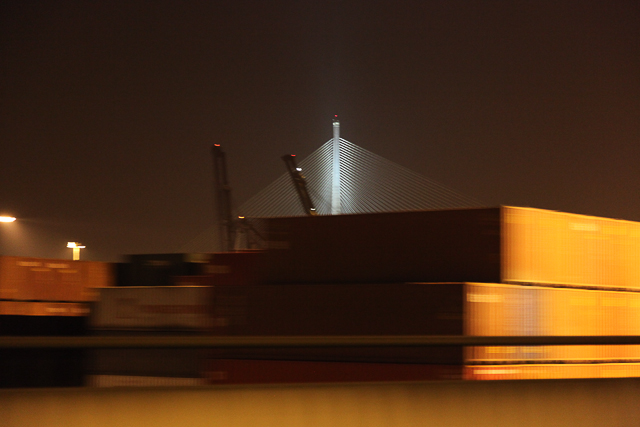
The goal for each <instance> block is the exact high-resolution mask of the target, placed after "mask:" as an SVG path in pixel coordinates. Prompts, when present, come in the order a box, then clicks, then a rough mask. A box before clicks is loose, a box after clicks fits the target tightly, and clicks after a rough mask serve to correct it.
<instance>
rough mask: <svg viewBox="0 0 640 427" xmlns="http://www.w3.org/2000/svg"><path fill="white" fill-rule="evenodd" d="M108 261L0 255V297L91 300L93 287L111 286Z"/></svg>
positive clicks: (11, 298) (41, 299) (10, 298)
mask: <svg viewBox="0 0 640 427" xmlns="http://www.w3.org/2000/svg"><path fill="white" fill-rule="evenodd" d="M112 284H113V276H112V272H111V268H109V264H107V263H103V262H94V261H67V260H57V259H46V258H30V257H15V256H2V257H0V299H4V300H13V301H68V302H75V301H91V300H94V299H95V296H96V293H95V291H93V290H91V288H93V287H104V286H111V285H112Z"/></svg>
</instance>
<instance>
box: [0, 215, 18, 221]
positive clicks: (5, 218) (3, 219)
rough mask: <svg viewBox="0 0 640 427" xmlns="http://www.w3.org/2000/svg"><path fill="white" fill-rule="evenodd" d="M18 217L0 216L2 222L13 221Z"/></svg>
mask: <svg viewBox="0 0 640 427" xmlns="http://www.w3.org/2000/svg"><path fill="white" fill-rule="evenodd" d="M15 220H16V218H15V217H13V216H0V222H13V221H15Z"/></svg>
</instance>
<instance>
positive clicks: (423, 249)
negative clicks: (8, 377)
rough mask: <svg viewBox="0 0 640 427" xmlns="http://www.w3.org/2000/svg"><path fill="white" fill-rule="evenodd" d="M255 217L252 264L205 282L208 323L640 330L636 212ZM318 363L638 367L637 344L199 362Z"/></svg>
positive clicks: (514, 369) (276, 330)
mask: <svg viewBox="0 0 640 427" xmlns="http://www.w3.org/2000/svg"><path fill="white" fill-rule="evenodd" d="M266 223H267V227H266V230H267V234H266V238H267V241H268V249H267V250H266V251H265V252H264V253H262V254H261V255H256V256H254V258H253V259H252V261H251V262H252V263H253V264H254V265H255V264H256V263H258V264H259V265H260V268H258V269H257V270H256V269H255V268H254V271H259V272H260V274H261V277H260V278H259V279H255V277H254V278H253V279H252V280H253V281H254V283H253V284H247V283H227V284H219V285H217V286H216V287H215V299H214V304H213V308H214V311H213V314H212V315H213V317H214V318H215V319H216V322H215V325H217V326H216V327H214V330H215V333H217V334H221V335H394V334H395V335H453V334H461V335H468V336H545V335H550V336H588V335H640V223H635V222H630V221H622V220H614V219H607V218H597V217H590V216H584V215H576V214H569V213H562V212H554V211H547V210H541V209H532V208H518V207H506V206H505V207H499V208H488V209H466V210H451V211H416V212H396V213H384V214H366V215H338V216H318V217H296V218H274V219H268V220H266ZM230 256H231V255H230ZM256 260H258V261H256ZM223 267H224V266H222V267H221V266H220V265H218V266H217V267H216V268H217V269H218V271H224V268H223ZM252 268H253V267H252ZM240 270H241V269H240ZM253 276H255V275H253ZM214 283H215V282H214ZM218 283H221V282H218ZM283 363H285V364H284V365H283ZM327 363H340V364H348V366H350V367H351V368H352V369H351V372H354V375H356V374H355V373H356V372H367V374H366V375H365V376H367V377H368V378H369V379H372V380H376V379H383V378H386V377H388V376H389V375H390V374H389V372H391V371H392V370H394V369H399V370H400V371H401V370H402V369H413V372H414V373H415V375H414V378H415V379H431V378H466V379H474V380H482V379H524V378H577V377H614V376H640V346H529V347H473V348H435V349H418V348H391V349H390V348H367V349H358V348H347V349H299V350H295V351H294V350H286V351H285V350H277V349H271V350H269V349H264V350H251V351H249V350H245V351H243V352H239V351H224V352H219V353H218V354H216V355H214V359H213V360H212V362H211V368H210V370H211V372H212V374H211V378H213V379H214V380H216V379H217V380H216V381H218V382H220V381H222V382H225V381H226V382H234V381H238V382H243V381H244V379H243V378H245V376H243V374H242V373H241V371H242V370H244V371H246V370H252V368H251V366H254V367H255V366H258V365H260V364H262V365H260V366H271V368H269V369H267V370H266V371H262V370H260V369H257V368H256V369H253V370H258V371H260V372H263V376H262V378H263V379H264V381H272V380H273V381H282V380H283V379H284V380H286V377H287V372H289V371H290V372H300V371H304V369H305V368H304V366H307V367H308V368H309V370H310V371H313V370H314V369H315V371H314V372H321V371H322V370H323V369H324V366H325V364H327ZM314 364H315V365H314ZM399 365H401V366H399ZM240 366H242V368H239V367H240ZM334 366H337V365H334ZM340 366H343V367H345V366H347V365H340ZM234 367H235V368H234ZM345 371H347V372H348V371H349V369H345ZM400 371H398V372H400ZM402 372H404V371H402ZM399 375H400V374H399ZM234 378H236V379H235V380H234ZM355 379H357V378H355Z"/></svg>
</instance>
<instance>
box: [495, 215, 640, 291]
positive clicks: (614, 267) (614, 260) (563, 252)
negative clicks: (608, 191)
mask: <svg viewBox="0 0 640 427" xmlns="http://www.w3.org/2000/svg"><path fill="white" fill-rule="evenodd" d="M501 232H502V281H503V282H516V283H540V284H554V285H557V284H565V285H574V286H600V287H611V288H630V289H640V223H638V222H632V221H623V220H616V219H609V218H599V217H593V216H586V215H577V214H570V213H564V212H554V211H548V210H542V209H533V208H519V207H503V208H502V230H501Z"/></svg>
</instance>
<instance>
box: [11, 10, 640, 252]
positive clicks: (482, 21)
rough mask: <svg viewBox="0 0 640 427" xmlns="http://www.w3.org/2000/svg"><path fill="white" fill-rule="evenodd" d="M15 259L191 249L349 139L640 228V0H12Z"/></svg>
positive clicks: (480, 194)
mask: <svg viewBox="0 0 640 427" xmlns="http://www.w3.org/2000/svg"><path fill="white" fill-rule="evenodd" d="M0 60H1V63H0V108H1V111H0V144H1V150H0V180H1V181H0V182H1V184H0V211H2V212H7V213H12V214H13V215H15V216H17V217H18V218H19V220H18V221H16V222H15V223H13V224H8V225H7V224H4V225H2V224H0V227H1V229H0V239H1V240H0V251H1V253H3V254H5V255H34V256H51V257H69V256H70V252H69V250H68V249H65V248H64V246H65V245H66V242H67V241H69V240H77V241H80V242H82V243H85V244H86V245H87V249H86V251H85V253H84V255H83V257H86V258H87V259H95V260H116V259H119V255H120V254H126V253H152V252H174V251H179V250H180V248H181V247H182V246H183V245H184V244H185V243H186V242H188V241H189V240H191V239H193V238H194V237H195V236H197V235H198V234H199V233H200V232H201V231H202V230H204V229H206V228H208V227H210V226H211V225H212V217H213V201H212V185H211V179H212V178H211V177H212V174H211V160H210V155H209V152H210V147H211V145H212V144H213V143H219V144H222V145H223V147H224V150H225V151H226V153H227V156H228V162H229V169H230V181H231V184H232V188H233V197H234V199H235V201H236V202H237V204H240V203H242V202H243V201H245V200H246V199H248V198H249V197H251V196H252V195H254V194H255V193H257V192H258V191H259V190H261V189H262V188H264V187H265V186H266V185H267V184H268V183H270V182H271V181H273V180H274V179H275V178H277V177H278V176H280V175H281V174H282V173H284V172H285V169H284V164H283V163H282V162H281V160H280V159H279V157H280V156H281V155H283V154H286V153H296V154H297V155H298V156H300V157H304V156H306V155H308V154H310V153H311V152H313V151H314V150H315V149H316V148H318V147H319V146H320V145H321V144H322V143H324V142H326V141H327V140H328V139H329V138H330V137H331V132H332V130H331V118H332V117H333V115H334V114H338V115H339V116H340V120H341V135H342V137H344V138H346V139H348V140H349V141H351V142H353V143H355V144H358V145H360V146H361V147H363V148H366V149H367V150H370V151H372V152H374V153H376V154H379V155H381V156H383V157H385V158H387V159H389V160H391V161H394V162H396V163H399V164H401V165H403V166H405V167H408V168H410V169H412V170H414V171H416V172H418V173H421V174H423V175H425V176H427V177H429V178H431V179H433V180H436V181H439V182H440V183H442V184H444V185H447V186H449V187H451V188H453V189H455V190H457V191H459V192H461V193H463V194H465V195H468V196H470V197H474V198H476V199H478V200H480V201H481V202H483V204H484V205H487V206H495V205H499V204H508V205H518V206H534V207H540V208H548V209H556V210H562V211H569V212H577V213H584V214H590V215H599V216H609V217H616V218H624V219H630V220H638V221H640V197H639V196H640V168H639V167H638V161H639V160H640V2H638V1H605V0H603V1H589V0H580V1H557V0H554V1H514V0H506V1H488V0H487V1H467V0H465V1H454V0H443V1H424V0H423V1H403V2H391V1H374V0H369V1H300V0H291V1H263V0H257V1H241V0H231V1H215V0H212V1H191V2H189V1H173V2H169V1H158V0H153V1H152V0H149V1H136V0H127V1H100V2H87V1H62V0H58V1H48V2H44V1H43V2H39V1H25V0H18V1H12V0H4V1H2V2H1V3H0Z"/></svg>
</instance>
